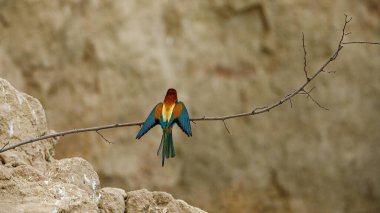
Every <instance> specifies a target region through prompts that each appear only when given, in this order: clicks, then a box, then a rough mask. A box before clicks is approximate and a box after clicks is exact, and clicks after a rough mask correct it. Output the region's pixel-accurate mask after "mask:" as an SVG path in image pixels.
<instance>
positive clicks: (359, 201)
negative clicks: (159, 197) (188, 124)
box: [0, 0, 380, 212]
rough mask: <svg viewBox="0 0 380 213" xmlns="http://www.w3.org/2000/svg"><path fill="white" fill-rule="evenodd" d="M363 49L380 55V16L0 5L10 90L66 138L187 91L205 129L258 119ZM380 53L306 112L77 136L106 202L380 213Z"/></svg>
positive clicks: (241, 6) (325, 83)
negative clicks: (153, 198)
mask: <svg viewBox="0 0 380 213" xmlns="http://www.w3.org/2000/svg"><path fill="white" fill-rule="evenodd" d="M344 14H348V15H349V16H352V17H353V20H352V22H351V23H350V24H349V26H348V29H347V31H349V32H351V34H350V35H349V36H348V37H347V38H346V39H347V41H350V40H351V41H354V40H364V41H379V40H380V36H379V35H380V2H379V1H378V0H365V1H355V0H337V1H329V0H323V1H302V0H282V1H280V0H271V1H264V0H262V1H261V0H235V1H232V0H231V1H228V0H207V1H206V0H194V1H174V0H161V1H147V0H143V1H137V0H134V1H133V0H128V1H127V0H104V1H100V0H65V1H63V0H62V1H48V0H45V1H36V0H25V1H12V0H0V76H1V77H2V78H5V79H7V80H8V81H10V82H11V83H12V84H13V85H14V86H15V87H16V88H17V89H19V90H21V91H24V92H26V93H28V94H31V95H33V96H34V97H37V98H38V99H39V100H40V101H41V102H42V104H43V106H44V108H45V110H46V114H47V118H48V124H49V128H50V129H54V130H55V131H63V130H67V129H73V128H80V127H90V126H97V125H103V124H111V123H117V122H134V121H142V120H144V119H145V117H146V116H147V115H148V113H149V112H150V110H151V109H152V107H153V106H154V105H155V104H156V103H158V102H160V101H162V100H163V98H164V95H165V93H166V90H167V89H168V88H170V87H174V88H176V89H177V92H178V96H179V99H180V100H182V101H184V102H185V103H186V105H187V108H188V110H189V113H190V115H191V116H193V117H195V116H203V115H206V116H217V115H227V114H232V113H240V112H246V111H250V110H252V109H254V108H255V107H259V106H265V105H268V104H271V103H273V102H275V101H277V100H279V98H280V97H282V96H284V95H286V94H287V93H289V92H290V91H292V89H294V88H296V87H299V85H300V84H301V83H303V82H304V80H305V79H304V74H303V50H302V40H301V38H302V34H301V33H302V32H304V33H305V44H306V48H307V52H308V54H307V57H308V70H309V72H310V73H313V72H314V71H315V70H316V69H317V68H319V67H320V66H321V65H322V64H323V63H324V62H325V61H326V60H327V59H328V57H330V56H331V54H332V53H333V51H334V50H335V49H336V47H337V44H338V41H339V38H340V35H341V29H342V26H343V23H344ZM379 59H380V48H379V46H375V45H347V46H346V47H345V48H344V49H343V50H342V52H341V53H340V55H339V57H338V59H337V60H336V61H334V62H333V63H332V64H331V66H329V67H328V70H329V71H336V73H335V74H327V73H323V74H321V75H320V77H319V78H317V79H316V80H315V81H314V82H312V84H313V85H314V86H316V89H315V90H314V91H313V97H314V98H315V99H317V100H318V101H319V103H320V104H321V105H323V106H325V107H327V108H329V110H328V111H326V110H323V109H321V108H319V107H318V106H317V105H316V104H314V103H313V102H312V101H311V100H309V99H306V97H304V96H297V97H296V98H293V99H292V101H293V108H290V104H289V103H286V104H284V105H282V106H281V107H278V108H276V109H275V110H273V111H270V112H269V113H264V114H261V115H257V116H254V117H246V118H238V119H233V120H228V121H227V122H226V124H227V125H228V127H229V131H230V132H231V134H228V132H227V131H226V129H225V127H224V125H223V123H222V122H212V121H210V122H197V123H196V124H192V128H193V137H192V138H187V137H186V136H185V135H184V134H183V133H182V132H181V131H180V129H179V128H177V127H175V132H174V141H175V147H176V151H177V156H176V158H174V159H170V160H168V161H167V163H166V165H165V167H161V161H160V157H157V156H156V150H157V147H158V145H159V143H160V139H161V130H160V128H158V127H156V128H154V129H153V130H151V131H150V132H149V133H148V134H147V135H146V136H144V137H143V138H142V140H141V141H137V140H135V135H136V134H137V131H138V127H129V128H119V129H111V130H105V131H102V132H101V133H102V134H103V135H104V136H105V137H106V138H107V139H108V140H110V141H112V142H114V143H113V144H107V143H105V142H104V141H103V140H102V138H101V137H99V135H97V134H96V133H83V134H78V135H71V136H65V137H63V138H61V139H60V141H59V143H58V144H57V146H56V157H57V158H64V157H72V156H81V157H83V158H85V159H86V160H88V161H90V162H91V164H92V165H93V166H94V168H95V170H96V171H97V172H98V174H99V176H100V178H101V184H102V186H103V187H104V186H114V187H120V188H124V189H125V190H127V191H130V190H134V189H141V188H147V189H149V190H158V191H167V192H169V193H171V194H173V195H174V197H176V198H179V199H183V200H186V201H187V202H188V203H190V204H191V205H195V206H198V207H200V208H203V209H205V210H207V211H210V212H380V166H379V165H380V131H379V130H380V119H379V118H380V98H379V97H380V60H379Z"/></svg>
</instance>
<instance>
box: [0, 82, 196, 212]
mask: <svg viewBox="0 0 380 213" xmlns="http://www.w3.org/2000/svg"><path fill="white" fill-rule="evenodd" d="M0 128H1V134H0V137H1V141H0V146H1V147H3V146H4V145H5V144H7V143H10V144H12V143H15V142H18V141H20V140H26V139H30V138H34V137H38V136H40V135H43V134H46V133H48V132H49V131H48V129H47V124H46V117H45V112H44V110H43V108H42V106H41V104H40V102H39V101H38V100H37V99H35V98H33V97H31V96H29V95H27V94H24V93H21V92H19V91H17V90H16V89H15V88H13V87H12V86H11V85H10V84H9V83H8V82H7V81H6V80H4V79H0ZM54 143H55V140H54V139H50V140H44V141H40V142H36V143H32V144H27V145H24V146H20V147H18V148H16V149H13V150H9V151H6V152H4V153H1V154H0V161H1V164H0V212H125V210H126V203H125V199H126V197H127V194H126V193H125V191H124V190H122V189H116V188H103V189H100V188H99V177H98V174H97V173H96V172H95V171H94V169H93V167H92V166H91V165H90V164H89V163H88V162H87V161H86V160H84V159H82V158H78V157H74V158H65V159H61V160H56V159H54ZM144 192H145V193H147V194H155V193H156V192H153V193H150V192H148V191H144ZM132 194H133V193H132ZM168 196H170V195H168ZM132 197H133V196H132ZM170 197H171V196H170ZM171 199H172V200H173V198H172V197H171ZM133 200H134V201H135V202H136V203H139V202H142V203H144V202H146V199H145V197H141V199H140V198H139V197H134V199H133ZM162 200H163V199H158V200H157V202H158V203H160V202H161V201H162ZM171 202H172V201H168V202H167V203H169V204H170V203H171ZM173 202H174V201H173ZM175 202H177V201H175ZM169 204H168V206H169ZM147 205H148V207H149V205H151V207H149V208H156V206H157V204H156V203H148V204H147ZM170 205H174V204H170ZM168 208H169V207H168ZM175 208H176V209H177V210H178V211H182V210H183V211H187V209H195V208H192V207H190V206H189V205H187V204H185V203H181V205H180V204H178V205H177V204H175ZM127 209H128V210H129V212H137V210H138V209H140V206H136V205H135V203H131V204H129V202H127ZM191 212H201V210H196V209H195V210H193V211H191Z"/></svg>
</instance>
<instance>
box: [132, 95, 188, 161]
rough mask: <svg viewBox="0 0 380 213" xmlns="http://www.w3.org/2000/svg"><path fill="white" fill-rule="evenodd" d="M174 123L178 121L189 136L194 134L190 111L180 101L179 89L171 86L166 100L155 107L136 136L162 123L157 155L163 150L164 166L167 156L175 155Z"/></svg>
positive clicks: (138, 137) (137, 137)
mask: <svg viewBox="0 0 380 213" xmlns="http://www.w3.org/2000/svg"><path fill="white" fill-rule="evenodd" d="M174 123H177V125H178V126H179V127H180V128H181V129H182V131H183V132H184V133H185V134H186V135H187V136H188V137H190V136H191V135H192V133H191V125H190V118H189V113H188V112H187V109H186V107H185V104H184V103H182V102H181V101H178V99H177V91H176V90H175V89H172V88H171V89H168V91H167V92H166V96H165V99H164V102H163V103H158V104H157V105H156V106H155V107H154V108H153V110H152V112H151V113H150V114H149V116H148V118H147V119H146V120H145V123H144V125H143V126H142V127H141V129H140V131H139V133H137V136H136V139H140V138H141V137H142V136H143V135H144V134H145V133H147V132H148V131H149V130H150V129H151V128H152V127H154V126H156V125H157V124H160V126H161V128H162V138H161V143H160V146H159V147H158V150H157V155H159V154H160V152H161V150H162V166H164V164H165V158H169V157H172V158H174V157H175V151H174V144H173V135H172V129H173V125H174Z"/></svg>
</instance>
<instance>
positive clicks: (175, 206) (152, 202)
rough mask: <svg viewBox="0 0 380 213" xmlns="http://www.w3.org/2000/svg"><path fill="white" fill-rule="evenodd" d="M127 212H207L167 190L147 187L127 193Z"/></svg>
mask: <svg viewBox="0 0 380 213" xmlns="http://www.w3.org/2000/svg"><path fill="white" fill-rule="evenodd" d="M125 203H126V206H127V209H126V211H127V212H162V213H164V212H181V213H198V212H205V211H202V210H201V209H198V208H195V207H192V206H190V205H188V204H187V203H186V202H185V201H183V200H176V199H174V198H173V196H172V195H170V194H168V193H166V192H149V191H148V190H146V189H141V190H136V191H131V192H128V193H127V198H126V200H125Z"/></svg>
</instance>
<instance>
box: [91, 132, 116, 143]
mask: <svg viewBox="0 0 380 213" xmlns="http://www.w3.org/2000/svg"><path fill="white" fill-rule="evenodd" d="M95 132H96V133H97V134H98V135H99V136H100V137H101V138H102V139H103V140H105V141H106V142H107V143H109V144H113V142H112V141H109V140H108V139H107V138H106V137H104V135H102V134H100V132H99V130H97V131H95Z"/></svg>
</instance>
